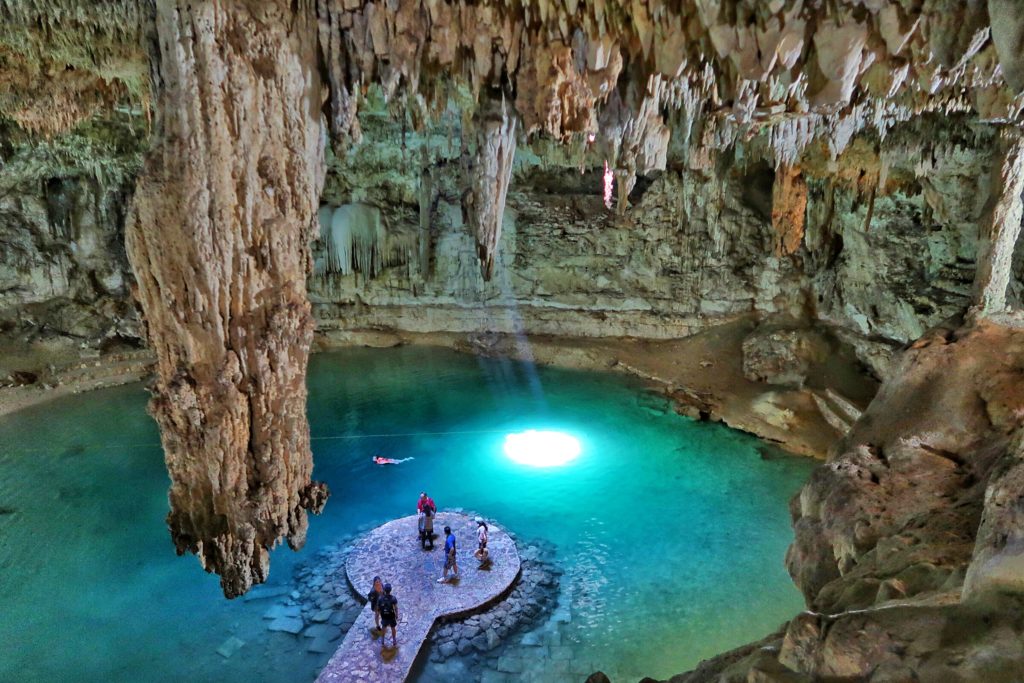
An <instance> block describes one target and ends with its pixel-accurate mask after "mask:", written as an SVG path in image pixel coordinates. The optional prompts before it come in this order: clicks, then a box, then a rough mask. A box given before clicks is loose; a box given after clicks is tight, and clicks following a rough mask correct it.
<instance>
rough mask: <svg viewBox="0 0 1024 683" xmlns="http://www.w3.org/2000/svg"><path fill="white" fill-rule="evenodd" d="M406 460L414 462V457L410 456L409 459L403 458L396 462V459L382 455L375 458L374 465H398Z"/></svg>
mask: <svg viewBox="0 0 1024 683" xmlns="http://www.w3.org/2000/svg"><path fill="white" fill-rule="evenodd" d="M406 460H412V456H409V457H408V458H401V459H399V460H396V459H395V458H385V457H384V456H381V455H375V456H373V464H375V465H398V464H401V463H403V462H405V461H406Z"/></svg>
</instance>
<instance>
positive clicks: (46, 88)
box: [0, 0, 152, 136]
mask: <svg viewBox="0 0 1024 683" xmlns="http://www.w3.org/2000/svg"><path fill="white" fill-rule="evenodd" d="M151 23H152V17H150V16H149V15H148V13H147V11H146V9H145V3H140V2H135V1H132V0H103V1H102V2H97V1H95V0H94V1H93V2H82V1H81V0H45V1H43V0H0V55H2V59H0V116H7V117H10V118H11V119H12V120H14V121H15V122H16V123H17V124H18V125H19V126H20V127H21V128H23V129H24V130H27V131H30V132H32V133H38V134H41V135H44V136H52V135H56V134H58V133H61V132H64V131H67V130H69V129H71V128H73V127H74V126H76V125H78V124H79V123H81V122H82V121H83V120H85V119H88V118H89V117H90V116H92V115H94V114H95V113H97V112H100V111H104V110H110V109H113V108H114V107H118V108H120V109H122V110H123V111H128V112H130V113H138V114H141V113H146V112H148V108H149V87H148V74H149V67H148V65H147V63H146V52H145V45H144V40H143V36H144V35H145V34H146V32H147V30H148V27H149V26H150V25H151Z"/></svg>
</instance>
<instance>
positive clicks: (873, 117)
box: [0, 0, 1024, 596]
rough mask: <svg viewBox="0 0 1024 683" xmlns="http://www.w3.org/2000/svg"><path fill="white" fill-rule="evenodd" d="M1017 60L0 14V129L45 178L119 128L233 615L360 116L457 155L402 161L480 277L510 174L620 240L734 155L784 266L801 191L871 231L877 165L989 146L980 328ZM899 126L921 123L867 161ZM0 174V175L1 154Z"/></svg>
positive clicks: (703, 39)
mask: <svg viewBox="0 0 1024 683" xmlns="http://www.w3.org/2000/svg"><path fill="white" fill-rule="evenodd" d="M1022 32H1024V12H1022V11H1020V9H1019V6H1018V4H1017V3H1016V2H1015V1H1014V0H989V1H988V2H977V1H971V2H968V1H956V0H898V1H897V0H829V1H826V0H821V1H817V0H767V1H764V0H700V1H698V0H689V1H686V0H677V1H673V2H654V1H653V0H633V1H632V2H617V1H612V0H608V1H598V2H579V1H578V0H564V1H563V2H548V1H545V0H542V1H541V2H532V1H529V2H507V1H492V2H473V3H470V2H445V1H444V0H394V1H385V2H364V1H363V0H317V1H316V2H313V1H312V0H299V1H298V2H284V1H283V0H271V1H267V2H254V1H246V0H223V1H220V2H213V1H206V2H183V1H180V0H166V1H164V0H159V1H157V2H133V1H131V0H113V1H103V0H91V1H77V2H76V1H74V0H49V1H46V2H41V1H39V0H20V1H19V0H0V125H2V126H4V130H5V131H6V132H5V136H4V138H5V140H17V141H19V143H18V144H20V145H21V146H22V147H25V146H29V147H33V148H38V149H44V148H49V147H53V146H54V145H56V146H57V147H59V148H60V149H61V150H64V151H65V152H67V150H69V149H71V148H69V147H68V146H67V145H64V146H63V147H61V144H63V143H59V142H55V141H61V140H66V139H67V136H74V135H79V134H80V131H82V130H83V129H88V128H89V127H92V128H91V129H93V130H102V129H104V127H105V126H106V127H108V128H109V127H110V126H114V125H117V124H115V123H112V122H111V121H112V120H114V119H117V118H118V117H120V118H121V119H124V118H127V119H128V120H130V122H131V123H130V124H128V126H129V127H130V128H131V129H132V130H133V131H134V132H133V133H132V135H134V136H135V137H136V138H138V141H139V144H137V145H133V146H132V149H133V150H134V151H133V153H134V154H135V155H136V156H135V162H134V163H129V164H127V168H128V169H129V171H127V173H128V174H129V175H131V174H134V173H139V179H138V184H137V186H136V189H135V193H134V199H133V203H132V207H131V209H130V210H128V211H127V219H126V232H127V240H128V256H129V259H130V261H131V264H132V268H133V271H134V275H135V280H136V283H135V285H134V286H135V293H136V298H137V299H138V301H139V302H140V303H141V306H142V310H143V313H144V318H145V321H146V325H147V338H148V341H149V343H150V345H151V346H152V347H153V348H154V350H155V352H156V354H157V357H158V380H157V383H156V386H155V388H154V399H153V403H152V406H151V409H152V411H153V412H154V414H155V415H156V417H157V420H158V422H159V423H160V426H161V430H162V438H163V442H164V446H165V451H166V454H167V461H168V466H169V469H170V471H171V476H172V490H171V504H172V511H171V514H170V516H169V524H170V525H171V530H172V536H173V537H174V539H175V543H176V545H177V547H178V549H179V551H181V552H184V551H185V550H189V551H192V552H195V553H197V554H198V555H199V556H200V558H201V560H202V561H203V564H204V566H205V567H206V568H207V569H208V570H211V571H215V572H217V573H218V574H220V575H221V576H222V579H223V586H224V590H225V593H226V594H228V595H231V596H233V595H238V594H240V593H243V592H244V591H245V590H247V589H248V588H249V587H250V586H251V585H252V584H253V583H256V582H259V581H262V580H264V579H265V577H266V572H267V568H268V564H267V563H268V559H267V550H268V549H269V548H271V547H273V546H274V545H275V544H276V543H277V542H279V540H280V539H281V538H287V539H288V541H289V543H290V544H291V545H293V546H294V547H299V546H301V544H302V542H303V540H304V534H305V525H306V520H305V511H306V510H308V509H311V510H314V511H315V510H318V509H319V507H320V506H322V504H323V500H324V497H325V495H326V492H325V490H324V489H323V487H322V486H318V485H316V484H315V483H312V482H311V481H310V473H311V469H312V460H311V455H310V451H309V440H308V426H307V425H306V422H305V419H304V417H303V415H304V413H303V410H302V407H303V404H304V400H305V395H304V390H303V389H302V386H303V381H304V378H305V369H306V357H307V353H308V347H309V343H310V337H311V330H312V318H311V316H310V313H309V302H308V300H307V296H306V291H305V281H306V275H307V273H308V272H309V270H310V267H311V263H312V259H311V255H310V249H309V241H310V239H311V237H312V236H313V231H314V229H315V225H316V213H317V211H316V210H317V206H318V204H319V202H320V199H321V191H322V188H323V186H324V175H323V174H324V171H325V168H326V169H327V171H328V178H327V188H328V191H331V189H332V188H335V189H336V188H338V187H344V186H345V185H346V183H348V184H351V183H353V182H355V181H353V180H351V179H349V178H346V177H345V176H344V169H345V164H346V163H347V160H348V159H351V158H352V157H354V156H356V155H358V154H359V151H360V149H361V145H365V144H366V143H365V141H364V140H363V138H364V133H368V132H369V133H372V131H366V130H365V121H366V118H365V116H366V115H367V114H368V113H374V112H376V113H378V114H383V115H384V116H385V117H389V119H390V122H391V125H392V127H397V128H400V129H401V132H402V135H403V140H404V135H405V134H406V132H408V134H409V135H410V136H413V135H420V136H423V135H427V134H429V133H430V132H431V131H438V130H444V129H446V127H451V128H457V129H458V136H457V137H458V149H457V150H456V151H454V152H452V153H450V154H449V155H448V157H447V158H444V159H441V158H439V157H440V156H442V155H440V154H438V157H431V150H430V149H429V146H421V149H420V151H421V152H422V156H421V158H420V159H416V160H414V161H415V163H414V164H413V165H414V166H415V172H414V175H415V177H416V179H417V182H418V181H419V179H420V178H426V179H427V181H425V182H426V183H429V178H430V169H431V168H432V167H433V166H435V165H436V164H438V163H442V162H443V163H446V164H448V163H451V164H452V165H453V168H454V169H455V170H456V171H457V173H456V174H457V175H458V177H459V179H460V180H459V183H460V188H461V190H462V197H461V199H462V203H463V208H464V210H465V212H466V214H467V217H468V220H467V225H469V226H470V227H471V228H472V230H473V232H474V234H475V238H476V243H477V249H478V255H479V261H480V263H479V268H480V269H481V272H482V275H483V276H484V277H485V278H487V277H488V276H489V275H490V274H491V272H492V269H493V263H494V259H495V251H496V249H497V247H498V244H499V242H500V236H501V221H502V214H503V208H504V201H505V196H506V194H507V192H508V190H509V182H510V179H511V177H512V174H513V169H514V166H513V163H512V160H513V158H514V157H515V155H516V154H517V149H518V150H520V152H522V155H523V156H524V158H532V159H536V160H538V163H540V162H543V163H544V164H546V165H551V166H561V167H565V168H576V167H579V168H584V167H585V168H588V169H594V168H600V167H601V165H602V163H603V162H605V161H607V163H608V164H609V167H610V169H611V171H612V173H613V174H614V177H615V179H616V187H617V192H618V198H617V204H618V208H619V210H620V211H626V210H627V209H628V206H629V204H630V199H629V197H630V193H631V191H633V189H634V188H635V187H636V186H637V183H638V177H639V178H643V177H644V176H648V175H650V174H653V173H656V172H658V171H662V170H664V169H666V168H667V167H670V166H677V167H681V168H689V169H702V170H706V171H708V172H709V173H714V172H716V169H718V168H720V167H721V166H722V165H723V164H726V165H727V164H729V163H730V161H731V160H734V159H735V158H736V150H737V149H740V148H742V149H743V150H745V151H744V154H746V155H748V157H749V156H751V155H753V156H754V157H756V158H757V160H758V161H761V162H763V163H766V164H767V166H766V167H767V168H768V169H769V171H768V172H769V173H770V174H772V176H773V177H772V178H771V181H772V182H771V183H769V184H768V185H769V186H770V190H768V191H766V192H761V193H760V194H761V195H764V196H760V197H759V196H758V192H759V190H758V189H757V187H753V188H752V189H751V190H750V191H749V192H748V193H747V198H748V200H749V203H752V204H754V205H763V206H764V207H767V208H765V209H764V211H765V213H767V214H768V215H769V220H770V222H771V224H772V225H773V227H774V230H775V233H776V239H775V243H774V249H775V251H776V253H777V254H779V255H780V256H785V255H787V254H792V253H793V252H794V251H796V249H797V248H798V247H799V245H800V243H801V240H802V238H803V236H804V230H805V226H804V222H805V216H806V215H807V214H808V213H809V212H810V209H808V208H807V202H808V192H809V186H813V183H814V181H815V179H816V178H823V177H828V178H830V179H832V180H833V181H834V182H837V183H842V184H845V185H847V186H849V187H852V188H854V189H855V190H856V191H857V192H858V193H861V194H863V195H864V196H866V197H868V201H871V202H872V203H873V202H874V197H875V194H876V193H879V194H884V193H886V192H887V191H888V189H887V187H888V185H887V184H891V183H893V182H898V180H899V179H898V178H895V177H890V176H889V168H888V164H887V162H886V158H887V155H888V158H892V157H894V156H898V155H899V154H900V150H901V148H900V147H899V145H916V146H917V148H918V149H922V148H925V147H927V146H928V145H932V146H938V145H942V144H947V141H948V140H949V138H950V135H949V134H948V130H950V129H955V130H957V131H959V132H960V134H962V135H966V136H973V137H974V138H975V139H981V140H985V141H989V140H995V139H996V138H998V139H999V140H1000V143H999V144H1000V148H999V149H1000V150H1002V151H997V152H996V154H999V155H1000V156H999V157H998V163H996V164H995V166H996V174H995V176H994V186H995V187H996V188H997V191H998V192H1001V193H1002V194H1001V195H1000V196H1002V197H1003V198H1004V199H1005V201H1003V202H1002V203H1000V202H998V201H997V202H995V204H994V206H992V207H990V208H989V210H988V212H987V213H986V216H987V218H983V222H984V221H988V223H989V228H990V230H989V232H988V233H986V234H987V235H989V238H988V239H987V241H986V240H983V247H982V248H983V250H984V249H988V250H989V251H990V252H992V253H991V254H989V257H986V262H991V263H995V264H1001V265H998V267H997V268H996V270H997V271H998V272H997V273H996V275H995V276H994V277H993V276H990V275H985V277H983V278H982V280H983V281H982V282H981V283H980V284H979V287H981V288H982V290H983V292H982V293H979V294H978V296H977V298H978V300H979V301H982V302H986V301H989V300H993V301H995V304H994V305H996V306H998V305H1001V303H1000V302H1001V298H1000V296H1001V295H1000V294H999V293H997V294H996V295H994V296H993V297H987V295H986V294H985V293H988V294H991V292H992V291H994V290H993V288H995V289H999V288H1000V287H1001V288H1002V290H1005V287H1006V271H1007V268H1008V267H1009V266H1008V265H1006V262H1007V261H1008V258H1009V254H1012V247H1013V242H1014V241H1015V239H1016V234H1017V233H1016V232H1015V231H1010V233H1006V232H1005V231H1004V232H999V231H998V230H996V227H997V226H996V225H995V224H996V223H999V224H1000V225H1002V224H1004V223H1006V222H1007V221H1009V222H1012V221H1013V216H1016V222H1017V224H1018V225H1017V228H1018V229H1019V222H1020V213H1019V211H1020V206H1019V194H1020V179H1021V177H1024V176H1022V175H1021V171H1020V165H1021V154H1020V141H1019V127H1020V124H1021V122H1022V110H1024V95H1022V91H1024V51H1022V50H1021V34H1022ZM5 120H6V121H5ZM918 120H925V121H940V122H941V123H940V124H936V125H935V128H936V131H937V132H936V133H935V135H934V136H932V137H931V138H930V139H927V140H916V141H913V142H907V141H906V140H905V139H903V138H901V137H900V136H898V135H893V136H892V138H889V137H887V136H889V135H890V134H891V133H892V132H893V131H894V130H896V129H897V128H898V127H899V126H900V125H901V124H905V123H908V122H914V121H918ZM929 125H930V124H929ZM322 128H326V132H327V135H326V136H323V137H322ZM993 129H999V130H1000V131H1001V132H1000V133H999V135H993V132H992V131H993ZM865 132H868V133H870V134H871V135H872V136H873V138H872V139H874V140H876V141H877V142H876V144H875V145H874V146H873V147H872V146H871V145H868V146H866V147H865V146H864V145H861V146H858V145H857V143H856V142H855V138H856V136H858V135H860V134H862V133H865ZM87 137H88V136H87ZM324 140H326V147H327V149H326V150H325V149H324V146H325V145H324ZM886 140H890V141H889V142H885V141H886ZM949 144H956V143H949ZM886 145H888V148H886ZM147 146H148V148H149V151H148V155H147V156H146V159H145V163H144V164H143V163H141V162H140V160H139V157H140V156H141V148H143V147H147ZM74 149H76V150H77V152H74V151H71V152H67V154H71V155H72V156H74V154H76V153H77V154H78V155H79V156H78V159H79V160H80V161H81V160H84V159H86V158H88V157H89V156H90V155H93V154H96V153H97V152H96V151H95V149H96V148H93V147H88V146H85V147H78V148H74ZM0 152H2V154H0V158H2V159H3V160H4V164H5V166H4V168H5V169H6V168H7V166H6V164H7V163H8V159H14V158H15V157H16V155H15V154H14V153H13V152H12V151H11V150H7V151H4V150H3V148H2V147H0ZM843 155H846V156H845V157H844V156H843ZM837 159H844V160H845V161H844V162H843V163H844V164H847V162H849V163H848V164H847V165H846V167H845V168H844V166H843V165H842V164H838V163H837ZM140 166H141V171H140V170H139V167H140ZM118 168H121V167H118ZM854 168H855V169H856V172H853V171H852V170H850V169H854ZM37 175H40V176H41V173H37ZM33 177H36V176H33ZM1000 178H1002V179H1003V181H1004V182H1000V180H999V179H1000ZM640 182H641V183H643V182H644V181H642V180H641V181H640ZM129 189H130V188H129ZM811 189H812V190H813V187H812V188H811ZM1014 193H1016V198H1014V197H1013V196H1011V195H1013V194H1014ZM872 205H873V204H872ZM1007 217H1009V218H1007ZM428 218H429V217H428ZM868 220H869V221H870V210H869V218H868ZM989 233H991V234H989ZM169 247H173V248H169ZM335 256H336V255H335ZM992 282H994V283H995V284H992Z"/></svg>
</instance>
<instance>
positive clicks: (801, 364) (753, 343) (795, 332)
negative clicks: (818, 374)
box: [743, 326, 829, 385]
mask: <svg viewBox="0 0 1024 683" xmlns="http://www.w3.org/2000/svg"><path fill="white" fill-rule="evenodd" d="M828 354H829V345H828V342H827V341H825V339H823V338H822V337H821V335H820V333H817V332H815V331H813V330H807V329H799V328H797V329H793V328H789V329H785V328H782V329H779V328H774V327H772V326H763V327H759V328H757V329H756V330H755V331H754V332H752V333H750V334H749V335H748V336H747V337H746V339H744V340H743V374H744V375H746V376H747V379H751V380H754V381H755V382H768V383H769V384H795V385H802V384H803V383H804V381H805V380H806V379H807V373H808V372H809V371H810V369H811V367H812V366H814V365H815V364H818V363H821V362H823V361H824V360H825V359H826V358H827V357H828Z"/></svg>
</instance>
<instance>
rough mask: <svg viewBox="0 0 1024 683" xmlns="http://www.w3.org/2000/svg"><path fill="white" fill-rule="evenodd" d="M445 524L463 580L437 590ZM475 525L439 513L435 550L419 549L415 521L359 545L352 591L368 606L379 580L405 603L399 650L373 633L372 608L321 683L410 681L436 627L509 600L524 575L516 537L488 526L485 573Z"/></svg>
mask: <svg viewBox="0 0 1024 683" xmlns="http://www.w3.org/2000/svg"><path fill="white" fill-rule="evenodd" d="M445 525H447V526H450V527H451V528H452V531H453V532H454V533H455V537H456V539H457V548H458V561H459V570H460V578H459V579H458V580H455V581H450V582H448V583H437V578H438V577H439V576H441V571H442V569H443V568H444V531H443V530H444V527H445ZM476 526H477V525H476V523H475V522H474V521H473V519H472V518H471V517H467V516H466V515H462V514H458V513H454V512H439V513H438V514H437V516H436V517H435V518H434V530H435V531H436V532H437V539H436V540H435V542H434V549H433V550H422V549H421V548H420V543H419V539H418V538H417V531H416V516H415V515H410V516H408V517H402V518H401V519H396V520H394V521H392V522H388V523H387V524H384V525H382V526H379V527H377V528H376V529H374V530H372V531H370V532H369V533H367V534H366V535H365V536H363V537H362V538H360V539H359V540H357V541H356V542H355V544H354V547H353V549H352V551H351V552H350V553H349V555H348V560H347V561H346V563H345V572H346V575H347V578H348V581H349V584H350V585H351V586H352V588H353V590H355V592H356V593H357V594H359V595H360V596H362V599H363V600H365V599H366V594H367V593H368V592H369V590H370V588H371V586H372V585H373V577H374V576H378V575H379V576H380V577H381V578H382V579H383V580H384V582H385V583H390V584H391V586H392V594H393V595H394V596H395V597H396V598H398V614H399V622H398V647H397V648H391V647H386V648H384V649H383V650H382V649H381V637H380V636H377V635H375V634H374V633H373V632H372V631H371V629H372V628H373V612H372V611H371V610H370V607H369V604H367V605H366V606H365V607H363V611H362V612H360V613H359V617H358V618H357V619H356V622H355V623H354V624H353V625H352V628H350V629H349V631H348V633H347V634H346V636H345V639H344V640H343V641H342V643H341V645H340V646H339V647H338V650H337V651H336V652H335V653H334V655H333V656H332V657H331V660H330V661H329V662H328V663H327V666H325V667H324V668H323V671H321V672H320V675H319V677H317V681H318V683H343V682H347V681H374V682H375V683H376V682H380V683H387V682H389V681H395V682H398V681H404V680H405V678H406V677H407V676H408V675H409V671H410V670H411V669H412V665H413V663H414V662H415V660H416V656H417V654H419V651H420V648H421V647H422V645H423V642H424V641H425V640H426V638H427V636H428V635H429V634H430V629H431V628H432V627H433V625H434V622H435V621H437V620H438V619H439V618H442V617H457V616H462V615H467V614H471V613H473V612H475V611H478V610H482V609H483V608H485V607H488V606H490V605H491V604H493V603H495V602H497V601H498V600H500V599H502V597H503V596H504V595H505V594H506V593H507V592H508V590H509V588H511V586H512V584H513V583H514V582H515V580H516V577H517V576H518V575H519V569H520V560H519V552H518V551H517V550H516V545H515V542H514V541H513V540H512V539H511V538H510V537H509V535H508V534H507V533H505V531H504V530H502V528H501V527H500V526H498V525H497V524H494V523H493V522H491V520H487V526H488V532H489V540H488V543H487V549H488V550H489V551H490V559H491V562H490V564H489V566H488V568H487V569H479V568H478V565H479V563H478V562H477V561H476V558H474V557H473V552H474V551H475V550H476ZM449 576H450V574H449ZM387 642H388V643H389V644H390V642H391V637H390V630H389V631H388V641H387Z"/></svg>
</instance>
